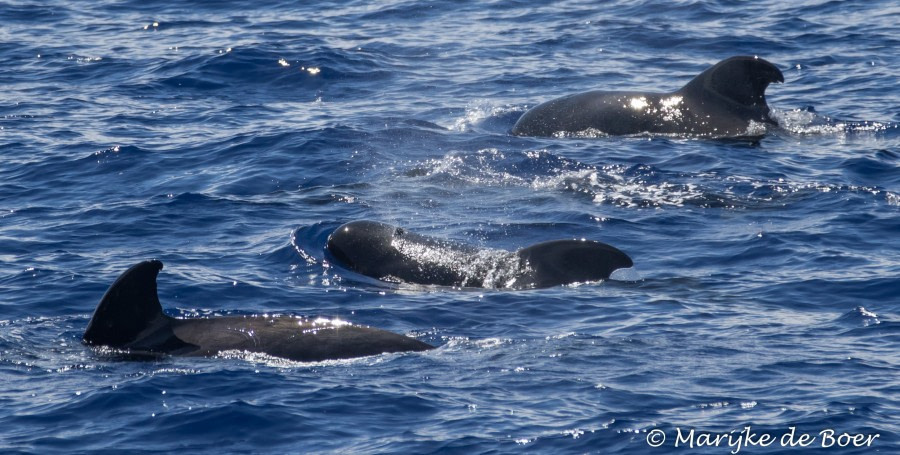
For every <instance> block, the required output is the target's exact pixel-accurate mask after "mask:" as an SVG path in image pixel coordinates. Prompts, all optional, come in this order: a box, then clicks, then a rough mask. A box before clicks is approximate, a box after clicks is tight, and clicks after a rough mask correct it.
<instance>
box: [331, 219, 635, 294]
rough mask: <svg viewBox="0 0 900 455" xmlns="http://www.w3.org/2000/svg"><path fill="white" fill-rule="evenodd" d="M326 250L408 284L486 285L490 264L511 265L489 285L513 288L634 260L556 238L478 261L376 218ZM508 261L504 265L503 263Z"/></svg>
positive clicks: (593, 273) (573, 278)
mask: <svg viewBox="0 0 900 455" xmlns="http://www.w3.org/2000/svg"><path fill="white" fill-rule="evenodd" d="M326 248H327V250H328V252H329V253H330V254H331V256H332V257H333V258H334V260H335V262H337V263H338V264H340V265H341V266H343V267H345V268H347V269H349V270H352V271H354V272H357V273H360V274H362V275H366V276H369V277H372V278H376V279H382V280H388V281H402V282H406V283H414V284H425V285H438V286H454V287H485V284H486V283H488V281H487V275H488V274H489V273H490V269H491V268H492V267H497V266H500V267H504V266H508V267H507V268H508V269H509V270H511V272H510V275H509V276H508V279H506V280H503V281H500V282H497V283H493V282H491V284H492V285H493V286H494V287H506V288H512V289H523V288H544V287H551V286H558V285H562V284H570V283H576V282H588V281H598V280H605V279H608V278H609V275H610V274H611V273H612V272H613V271H614V270H616V269H620V268H628V267H631V266H632V265H633V263H632V261H631V258H629V257H628V255H626V254H625V253H623V252H622V251H620V250H618V249H616V248H615V247H612V246H610V245H607V244H605V243H601V242H595V241H590V240H555V241H550V242H543V243H539V244H537V245H533V246H530V247H528V248H523V249H521V250H518V251H516V252H509V251H499V250H494V251H495V254H494V256H495V257H496V258H497V261H499V264H498V263H497V262H495V263H494V264H487V265H482V266H479V265H478V261H476V260H473V258H475V257H477V256H478V255H479V253H481V252H483V251H484V250H480V249H478V248H476V247H474V246H472V245H467V244H463V243H458V242H452V241H446V240H440V239H436V238H433V237H428V236H424V235H421V234H416V233H413V232H409V231H407V230H405V229H403V228H399V227H396V226H392V225H390V224H385V223H380V222H377V221H353V222H350V223H347V224H345V225H343V226H341V227H339V228H337V229H335V231H334V232H333V233H332V234H331V236H329V237H328V244H327V247H326ZM504 262H505V264H503V263H504Z"/></svg>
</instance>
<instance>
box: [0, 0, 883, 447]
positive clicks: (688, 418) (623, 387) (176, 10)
mask: <svg viewBox="0 0 900 455" xmlns="http://www.w3.org/2000/svg"><path fill="white" fill-rule="evenodd" d="M898 23H900V9H898V7H897V5H896V3H895V2H893V1H888V0H870V1H865V2H863V1H844V2H838V1H807V2H782V1H774V0H763V1H758V2H752V3H751V2H734V1H678V2H632V1H618V2H583V1H571V2H560V3H554V4H552V5H544V4H541V3H539V2H532V1H501V2H425V1H421V0H412V1H381V2H355V1H350V2H330V1H329V2H288V1H282V2H265V1H260V2H249V3H248V2H228V1H223V2H208V1H202V2H180V1H173V0H141V1H136V0H123V1H101V2H75V1H53V0H48V1H43V2H31V1H18V0H14V1H5V2H0V85H2V92H0V452H2V453H40V454H46V453H88V452H111V453H112V452H128V453H173V452H186V453H204V452H205V453H221V452H226V453H227V452H245V453H266V452H271V453H461V454H469V453H553V454H555V453H604V454H636V453H647V454H659V453H704V454H727V453H729V452H731V451H733V450H735V447H730V446H728V441H725V442H720V443H719V444H718V445H715V444H713V445H711V446H705V447H702V448H699V449H698V448H696V447H695V448H694V449H690V448H685V447H684V443H680V444H679V446H678V447H676V446H675V444H676V439H677V434H678V432H679V431H681V432H682V433H683V434H687V433H688V432H689V431H690V430H694V431H695V432H696V434H697V435H699V434H706V435H707V436H709V435H721V434H732V435H733V434H738V433H739V432H741V431H744V428H745V427H748V426H749V427H750V428H751V431H752V432H754V433H757V434H763V433H765V434H770V435H772V436H773V437H775V438H780V437H782V435H784V434H786V433H788V432H789V431H791V430H790V429H791V428H794V431H795V435H796V436H797V439H799V436H800V435H801V434H809V435H810V437H814V438H815V440H813V442H812V443H811V444H810V445H809V446H808V447H806V448H803V447H800V446H793V447H792V446H790V445H786V444H782V442H781V441H780V440H776V442H775V443H774V444H771V445H769V446H768V447H759V446H754V447H744V448H742V449H741V450H740V453H783V454H793V453H809V452H813V453H829V454H831V453H841V454H843V453H860V454H862V453H865V454H868V453H888V454H890V453H900V354H898V351H900V309H898V304H900V131H898V129H900V128H898V123H900V90H898V85H900V77H898V74H900V52H897V50H898V49H900V27H898V25H897V24H898ZM732 55H758V56H760V57H763V58H765V59H767V60H769V61H771V62H773V63H774V64H776V65H777V66H778V67H779V68H781V70H782V71H783V72H784V75H785V80H786V81H785V83H784V84H776V85H772V86H770V87H769V89H768V92H767V95H768V100H769V104H770V106H772V108H773V110H774V114H775V116H776V117H777V118H778V120H779V124H780V127H779V128H771V129H770V130H769V132H768V134H766V135H765V137H764V138H762V139H761V140H759V141H756V142H751V141H746V140H744V141H742V140H704V139H687V138H669V137H574V138H571V137H570V138H521V137H513V136H511V135H509V129H510V128H511V127H512V125H513V124H514V123H515V121H516V119H517V118H518V117H519V116H520V115H521V114H522V113H523V112H524V111H525V110H526V109H527V108H528V107H531V106H534V105H536V104H538V103H540V102H543V101H547V100H549V99H552V98H555V97H558V96H561V95H564V94H569V93H577V92H581V91H586V90H591V89H607V90H646V91H671V90H675V89H677V88H679V87H680V86H681V85H683V84H684V83H686V82H687V81H688V80H689V79H690V78H692V77H693V76H694V75H696V74H697V73H699V72H701V71H702V70H703V69H705V68H706V67H708V66H709V65H711V64H713V63H716V62H717V61H719V60H721V59H724V58H726V57H728V56H732ZM355 219H374V220H379V221H385V222H389V223H393V224H397V225H400V226H403V227H406V228H408V229H410V230H414V231H416V232H420V233H424V234H428V235H433V236H437V237H442V238H447V239H453V240H458V241H464V242H468V243H473V244H476V245H481V246H484V247H490V248H505V249H509V250H514V249H516V248H519V247H523V246H527V245H530V244H533V243H536V242H540V241H544V240H553V239H562V238H581V237H584V238H589V239H594V240H600V241H603V242H606V243H610V244H612V245H615V246H617V247H619V248H620V249H622V250H624V251H625V252H627V253H628V254H629V255H630V256H631V257H632V258H633V259H634V261H635V264H636V265H635V267H634V269H632V270H629V271H626V272H625V273H621V274H617V275H616V276H614V278H615V279H612V280H609V281H606V282H602V283H594V284H585V285H580V286H564V287H556V288H550V289H542V290H530V291H503V290H490V289H449V288H438V287H416V286H409V285H402V286H394V285H389V284H383V283H379V282H377V281H374V280H367V279H362V278H360V277H359V276H353V275H352V274H349V273H347V272H345V271H342V270H341V269H339V268H336V267H334V266H332V265H330V264H328V262H327V260H326V259H325V257H324V251H323V249H324V245H325V241H326V238H327V236H328V234H329V233H330V232H331V231H332V230H333V229H334V228H335V227H337V226H339V225H340V224H342V223H344V222H347V221H351V220H355ZM149 258H158V259H160V260H162V261H163V262H164V263H165V264H166V267H165V269H164V270H163V272H162V273H161V274H160V277H159V285H160V299H161V301H162V303H163V306H164V307H165V308H166V309H167V312H168V313H169V314H171V315H175V316H185V317H189V316H200V315H217V314H262V313H268V314H271V313H278V314H293V315H309V316H325V317H339V318H342V319H346V320H349V321H352V322H354V323H359V324H366V325H371V326H374V327H379V328H383V329H387V330H392V331H396V332H400V333H406V334H410V335H412V336H415V337H418V338H419V339H421V340H423V341H426V342H429V343H432V344H435V345H438V346H439V347H438V348H437V349H436V350H434V351H430V352H426V353H412V354H392V355H382V356H375V357H367V358H362V359H356V360H349V361H335V362H322V363H315V364H304V363H293V362H287V361H282V360H279V359H274V358H266V357H261V356H252V355H241V354H231V355H222V356H220V357H216V358H176V357H168V358H162V359H159V360H156V361H127V360H122V359H118V358H109V357H108V356H104V355H102V354H100V353H97V352H94V351H93V350H91V349H89V348H87V347H85V346H83V345H82V344H81V343H80V338H81V334H82V332H83V331H84V328H85V326H86V324H87V322H88V319H89V318H90V315H91V313H92V312H93V310H94V307H95V306H96V304H97V302H98V301H99V299H100V297H101V296H102V294H103V292H104V291H105V290H106V288H107V287H108V286H109V285H110V284H111V283H112V281H113V280H114V279H115V278H116V276H118V274H119V273H121V272H122V271H124V270H125V269H126V268H127V267H128V266H130V265H132V264H134V263H136V262H139V261H141V260H144V259H149ZM828 430H833V431H834V432H835V439H834V440H831V441H829V440H828V439H827V438H826V437H825V436H824V435H823V434H822V433H820V432H822V431H828ZM659 431H661V432H662V433H663V434H664V435H665V436H666V440H665V441H664V442H662V443H661V446H660V447H656V448H654V447H651V445H650V443H649V442H648V441H650V442H656V441H659V440H658V439H655V438H657V437H658V436H659V434H658V432H659ZM732 431H734V433H731V432H732ZM842 433H848V434H854V435H855V434H860V435H869V436H871V435H875V434H877V435H879V436H878V437H877V438H876V439H874V440H873V442H872V444H871V445H869V446H863V447H856V448H854V447H843V448H841V447H838V446H837V444H836V442H837V441H838V440H837V436H838V435H840V434H842ZM843 441H844V442H847V440H846V439H844V440H843ZM823 442H825V443H826V445H827V443H828V442H834V443H835V445H834V446H831V447H824V448H823V447H822V444H823Z"/></svg>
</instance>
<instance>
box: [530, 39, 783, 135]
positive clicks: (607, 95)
mask: <svg viewBox="0 0 900 455" xmlns="http://www.w3.org/2000/svg"><path fill="white" fill-rule="evenodd" d="M772 82H784V75H782V74H781V71H780V70H779V69H778V68H777V67H775V65H773V64H771V63H769V62H767V61H766V60H763V59H761V58H756V57H742V56H739V57H731V58H728V59H725V60H722V61H721V62H719V63H717V64H715V65H713V66H712V67H710V68H709V69H707V70H706V71H704V72H702V73H700V74H699V75H698V76H697V77H695V78H694V79H692V80H691V81H690V82H688V84H687V85H685V86H684V87H682V88H681V89H680V90H677V91H675V92H672V93H644V92H607V91H600V90H596V91H590V92H586V93H579V94H575V95H569V96H565V97H562V98H557V99H555V100H551V101H548V102H546V103H543V104H540V105H538V106H535V107H534V108H532V109H530V110H529V111H528V112H526V113H525V114H524V115H522V117H520V118H519V120H518V122H516V124H515V126H513V128H512V134H514V135H517V136H553V135H556V134H560V133H578V132H584V131H590V130H596V131H597V132H600V133H603V134H608V135H637V134H666V135H677V136H700V137H715V138H719V137H742V136H748V135H751V134H748V129H749V127H750V122H751V121H755V122H758V123H762V124H770V125H772V124H775V121H774V120H772V119H771V118H770V117H769V106H768V104H766V96H765V92H766V88H767V87H768V86H769V84H770V83H772ZM678 98H680V102H677V103H676V102H675V100H677V99H678ZM635 100H637V101H635Z"/></svg>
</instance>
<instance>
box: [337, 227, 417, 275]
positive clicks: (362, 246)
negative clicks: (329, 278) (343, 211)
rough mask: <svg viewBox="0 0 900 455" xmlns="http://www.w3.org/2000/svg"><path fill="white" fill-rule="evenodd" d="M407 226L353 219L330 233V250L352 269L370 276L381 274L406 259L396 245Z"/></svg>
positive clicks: (338, 259)
mask: <svg viewBox="0 0 900 455" xmlns="http://www.w3.org/2000/svg"><path fill="white" fill-rule="evenodd" d="M401 234H403V229H402V228H399V227H397V226H392V225H390V224H386V223H379V222H377V221H353V222H350V223H347V224H344V225H342V226H340V227H339V228H337V229H335V230H334V232H332V233H331V235H330V236H328V244H327V246H326V248H327V250H328V252H329V253H331V255H332V256H333V257H334V259H335V260H336V261H337V262H339V263H340V264H341V265H343V266H344V267H347V268H348V269H350V270H353V271H355V272H358V273H361V274H363V275H368V276H381V275H384V274H385V271H386V270H387V271H389V270H390V269H392V267H391V265H392V264H395V263H397V261H400V260H401V259H402V258H401V257H400V255H399V253H398V251H397V249H396V248H395V247H394V246H393V245H392V242H393V240H394V236H396V235H401Z"/></svg>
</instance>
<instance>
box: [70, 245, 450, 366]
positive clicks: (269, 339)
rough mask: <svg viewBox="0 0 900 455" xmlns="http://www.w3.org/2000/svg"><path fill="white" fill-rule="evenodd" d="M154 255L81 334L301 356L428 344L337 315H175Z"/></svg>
mask: <svg viewBox="0 0 900 455" xmlns="http://www.w3.org/2000/svg"><path fill="white" fill-rule="evenodd" d="M162 267H163V264H162V262H160V261H157V260H151V261H144V262H141V263H139V264H137V265H134V266H132V267H131V268H129V269H128V270H126V271H125V272H124V273H122V275H121V276H119V278H118V279H116V281H115V282H114V283H113V284H112V286H110V288H109V289H108V290H107V291H106V294H104V295H103V298H102V299H101V300H100V304H99V305H97V309H96V310H95V311H94V315H93V316H92V317H91V320H90V322H89V323H88V326H87V329H86V330H85V332H84V336H83V338H82V341H83V342H84V343H85V344H87V345H90V346H108V347H111V348H116V349H121V350H123V351H126V352H127V353H129V354H135V355H151V356H156V355H162V354H170V355H182V356H213V355H216V354H217V353H219V352H221V351H230V350H239V351H247V352H254V353H265V354H268V355H271V356H275V357H282V358H285V359H289V360H296V361H301V362H314V361H321V360H329V359H345V358H352V357H362V356H369V355H376V354H381V353H387V352H402V351H424V350H427V349H432V348H433V346H430V345H428V344H426V343H423V342H421V341H419V340H416V339H414V338H410V337H406V336H403V335H399V334H396V333H392V332H388V331H385V330H379V329H374V328H369V327H363V326H358V325H352V324H350V323H348V322H345V321H338V320H327V319H320V320H309V319H302V318H297V317H291V316H220V317H209V318H189V319H179V318H173V317H170V316H167V315H165V314H164V313H163V311H162V306H161V305H160V303H159V297H158V295H157V290H156V277H157V275H158V274H159V271H160V270H162Z"/></svg>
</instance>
